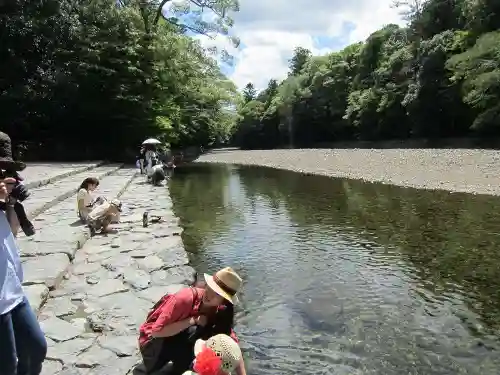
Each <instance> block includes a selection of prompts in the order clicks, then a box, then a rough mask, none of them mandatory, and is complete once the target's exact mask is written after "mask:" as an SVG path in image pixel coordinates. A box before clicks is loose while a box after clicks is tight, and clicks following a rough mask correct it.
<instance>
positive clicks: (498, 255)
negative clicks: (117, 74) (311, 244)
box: [240, 168, 500, 326]
mask: <svg viewBox="0 0 500 375" xmlns="http://www.w3.org/2000/svg"><path fill="white" fill-rule="evenodd" d="M240 176H241V180H242V182H243V183H244V184H245V186H246V189H247V191H248V194H249V195H250V196H254V197H255V196H265V197H268V199H269V200H270V201H271V202H272V204H275V203H276V204H278V203H279V202H285V204H286V208H287V210H288V212H289V214H290V217H291V218H292V220H293V221H294V222H295V223H296V224H297V225H298V226H300V227H301V228H304V229H309V230H322V228H323V230H327V231H331V230H332V229H338V230H340V231H344V230H346V231H352V230H353V229H354V230H355V231H356V232H357V234H358V235H362V236H365V237H368V238H369V239H370V240H374V241H375V242H377V243H379V244H382V245H386V246H390V247H396V248H397V250H398V251H399V252H400V254H401V255H402V258H403V259H405V260H407V261H409V262H410V264H412V265H413V266H414V267H415V268H416V271H417V275H416V276H417V277H418V278H419V279H420V280H421V281H422V283H421V284H422V285H421V286H422V287H425V288H427V289H432V292H433V293H436V294H439V293H449V292H452V291H453V290H452V289H454V287H453V286H450V285H453V284H458V285H460V286H461V288H462V289H463V290H464V291H465V293H466V294H467V296H466V298H467V299H468V302H469V305H470V307H471V308H472V309H473V310H474V311H476V312H478V313H479V314H481V316H482V317H483V319H484V320H485V321H486V322H487V323H488V325H489V326H495V325H498V324H500V323H499V321H500V267H498V262H499V259H500V234H499V233H498V232H499V229H500V199H496V198H492V197H487V196H474V195H467V194H450V193H447V192H440V191H424V190H416V189H405V188H399V187H394V186H388V185H382V184H369V183H362V182H358V181H351V180H339V179H330V178H326V177H322V176H303V175H301V174H297V173H293V172H288V171H277V170H271V169H264V168H242V169H241V171H240ZM349 228H352V229H349ZM374 256H376V254H374Z"/></svg>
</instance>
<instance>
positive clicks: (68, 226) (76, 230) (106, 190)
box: [18, 169, 135, 311]
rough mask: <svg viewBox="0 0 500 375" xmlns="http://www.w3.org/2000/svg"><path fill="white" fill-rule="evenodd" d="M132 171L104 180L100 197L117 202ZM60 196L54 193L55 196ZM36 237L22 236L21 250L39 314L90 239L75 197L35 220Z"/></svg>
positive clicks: (27, 283) (28, 286) (26, 281)
mask: <svg viewBox="0 0 500 375" xmlns="http://www.w3.org/2000/svg"><path fill="white" fill-rule="evenodd" d="M134 174H135V170H132V169H120V170H119V171H117V172H116V173H115V174H114V175H112V176H108V177H105V178H103V179H101V183H100V186H99V190H98V191H99V193H101V194H103V195H104V196H105V197H107V198H108V199H112V198H115V197H116V196H118V195H119V194H120V193H122V192H123V189H124V188H125V187H126V186H127V184H128V183H129V182H130V181H131V179H132V178H133V176H134ZM56 194H57V193H56V192H55V191H54V195H56ZM33 224H34V225H35V228H36V230H37V233H36V234H35V235H34V236H31V237H26V236H24V234H23V233H20V235H19V239H18V242H19V247H20V250H21V259H22V262H23V267H24V275H25V277H24V285H25V290H26V293H27V295H28V297H29V299H30V301H31V303H32V305H33V308H34V310H35V311H38V309H39V306H40V305H41V303H42V302H43V301H44V299H45V298H46V296H47V294H48V290H49V289H53V288H55V286H56V285H57V284H58V283H59V282H60V281H61V278H62V276H63V275H64V273H65V271H66V270H67V268H68V266H69V264H70V260H71V259H73V258H74V255H75V252H76V251H77V250H78V249H79V248H81V246H82V245H83V244H84V243H85V241H87V240H88V238H89V235H90V233H89V231H88V229H86V228H85V227H84V226H83V225H82V224H81V223H80V221H79V220H78V218H77V215H76V199H75V195H73V196H72V197H70V198H68V199H66V200H64V201H63V202H61V203H59V204H58V205H56V206H55V207H52V208H50V209H49V210H47V211H45V212H44V213H43V214H41V215H39V216H38V217H36V218H35V219H34V220H33Z"/></svg>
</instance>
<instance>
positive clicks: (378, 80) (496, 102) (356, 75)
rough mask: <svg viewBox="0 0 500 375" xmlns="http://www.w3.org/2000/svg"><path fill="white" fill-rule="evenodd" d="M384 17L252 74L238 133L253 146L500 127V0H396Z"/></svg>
mask: <svg viewBox="0 0 500 375" xmlns="http://www.w3.org/2000/svg"><path fill="white" fill-rule="evenodd" d="M394 6H395V7H398V8H399V11H400V12H401V14H402V16H403V17H404V19H405V21H407V23H406V24H407V26H406V27H400V26H398V25H386V26H385V27H383V28H382V29H380V30H377V31H375V32H374V33H372V34H371V35H370V36H369V37H368V39H367V40H366V41H364V42H360V43H355V44H352V45H349V46H347V47H346V48H344V49H343V50H341V51H338V52H333V53H330V54H328V55H326V56H312V55H311V52H310V51H309V50H307V49H304V48H302V47H297V48H296V49H295V54H294V56H293V58H292V59H291V60H290V64H289V73H288V77H287V78H286V79H284V80H283V81H282V82H278V81H277V80H275V79H271V80H270V81H269V84H268V86H267V88H266V89H265V90H263V91H261V92H257V91H256V90H255V87H254V85H253V84H252V83H248V84H247V85H246V87H245V89H244V92H243V96H244V98H243V101H242V102H241V103H240V104H239V105H238V120H237V125H236V127H235V133H234V138H233V141H234V143H235V144H236V145H239V146H241V147H242V148H248V149H252V148H254V149H262V148H274V147H285V146H286V147H290V146H292V147H312V146H314V145H317V144H322V143H326V142H336V141H353V142H356V141H375V142H376V141H382V140H405V139H446V138H460V137H476V138H478V139H489V138H494V137H498V136H499V135H500V1H498V0H427V1H423V0H409V1H400V2H396V3H394Z"/></svg>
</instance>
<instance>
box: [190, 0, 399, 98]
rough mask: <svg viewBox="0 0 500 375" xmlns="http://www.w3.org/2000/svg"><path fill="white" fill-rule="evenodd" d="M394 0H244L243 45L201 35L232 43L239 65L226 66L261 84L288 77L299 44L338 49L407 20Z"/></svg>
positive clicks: (240, 17)
mask: <svg viewBox="0 0 500 375" xmlns="http://www.w3.org/2000/svg"><path fill="white" fill-rule="evenodd" d="M392 3H393V0H351V1H345V0H240V12H238V13H237V14H235V15H234V21H235V25H234V29H233V33H234V34H236V35H237V36H238V37H239V38H240V41H241V44H240V46H239V48H238V49H234V48H232V47H231V46H230V45H229V43H228V41H227V39H226V38H225V37H222V36H218V37H216V38H215V39H209V38H206V37H203V36H199V39H200V40H201V41H202V43H203V44H204V45H206V46H211V45H217V46H218V47H220V48H226V49H227V50H228V52H229V53H231V55H233V56H234V57H235V62H234V65H233V66H225V65H223V66H222V68H223V70H224V72H225V73H226V74H227V75H228V76H229V77H230V78H231V79H232V80H233V81H235V83H236V84H237V85H238V87H240V88H242V87H243V86H245V85H246V84H247V83H248V82H252V83H253V84H254V85H255V86H256V87H257V88H258V89H263V88H265V87H266V86H267V82H268V81H269V79H271V78H274V79H278V80H281V79H283V78H285V77H286V74H287V71H288V60H289V59H290V58H291V56H292V54H293V50H294V48H295V47H299V46H300V47H304V48H308V49H310V50H311V51H312V52H313V54H315V55H320V54H326V53H329V52H331V51H337V50H340V49H342V48H343V47H345V46H347V45H348V44H351V43H354V42H357V41H360V40H364V39H366V37H368V36H369V35H370V34H371V33H372V32H374V31H375V30H377V29H379V28H380V27H382V26H383V25H386V24H388V23H399V24H402V20H401V17H400V16H399V11H398V10H397V9H394V8H393V7H392V6H391V4H392Z"/></svg>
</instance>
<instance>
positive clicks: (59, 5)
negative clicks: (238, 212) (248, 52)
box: [0, 0, 240, 160]
mask: <svg viewBox="0 0 500 375" xmlns="http://www.w3.org/2000/svg"><path fill="white" fill-rule="evenodd" d="M170 3H171V1H170V0H119V1H117V0H43V1H31V0H10V1H3V2H0V38H1V42H0V61H1V66H2V69H1V73H0V112H1V113H2V120H1V125H0V130H2V131H4V132H6V133H8V134H9V135H10V136H11V138H12V139H13V140H14V146H15V153H16V154H17V155H18V157H23V158H24V159H25V160H33V159H37V160H42V159H43V160H57V159H60V160H78V159H79V160H82V159H87V160H89V159H94V160H95V159H100V158H107V159H116V160H119V159H124V158H126V157H130V156H132V155H133V154H134V153H136V152H137V151H138V147H139V145H140V143H141V142H142V141H143V140H144V139H145V138H148V137H158V138H160V139H161V140H162V141H165V143H166V144H168V145H170V146H171V147H172V148H181V147H189V146H206V147H208V146H210V145H216V144H223V143H225V142H227V141H228V140H229V139H230V136H231V134H232V131H233V130H234V125H235V119H236V117H235V116H236V113H235V111H234V110H231V108H234V106H235V103H237V102H238V100H239V98H240V94H239V93H238V91H237V89H236V87H235V85H234V84H233V83H232V82H231V81H229V80H228V79H227V77H225V76H224V75H223V74H222V73H221V70H220V68H219V66H218V64H217V60H220V59H230V56H228V55H227V52H225V51H218V50H216V49H215V48H203V46H202V45H201V44H200V43H199V41H197V39H196V38H193V36H196V35H216V34H217V35H220V34H222V35H225V36H226V37H227V38H229V39H230V41H231V42H233V43H234V44H235V45H237V43H238V40H237V39H236V38H235V37H234V36H233V35H232V34H231V27H232V23H233V21H232V19H231V18H230V17H228V14H234V12H236V11H238V7H239V5H238V2H237V0H189V1H187V2H185V3H183V4H173V5H171V6H170V7H169V5H170ZM162 9H163V11H162ZM228 61H229V60H228Z"/></svg>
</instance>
